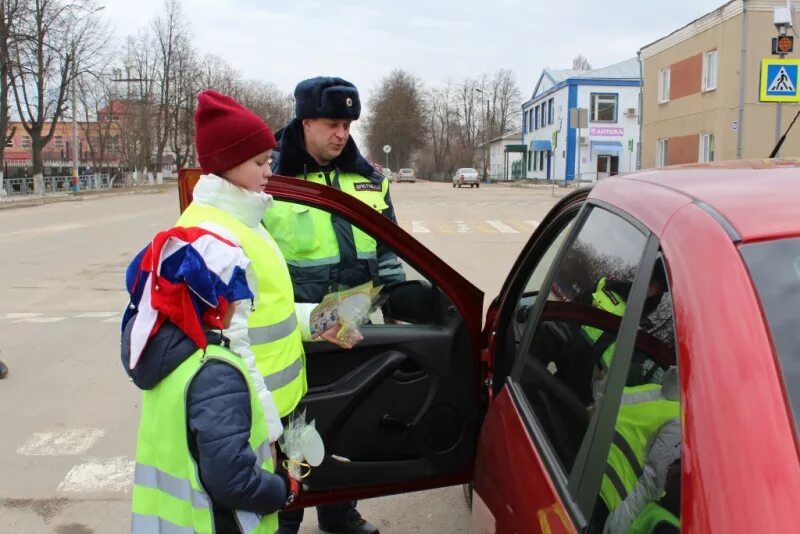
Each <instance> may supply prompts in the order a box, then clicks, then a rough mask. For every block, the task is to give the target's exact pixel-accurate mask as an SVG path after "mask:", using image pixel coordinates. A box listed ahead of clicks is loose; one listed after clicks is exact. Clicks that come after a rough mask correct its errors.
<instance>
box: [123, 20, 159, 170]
mask: <svg viewBox="0 0 800 534" xmlns="http://www.w3.org/2000/svg"><path fill="white" fill-rule="evenodd" d="M126 48H127V50H126V59H125V76H126V78H124V80H125V83H126V84H127V87H126V91H125V92H126V98H125V101H124V102H125V103H124V108H125V109H124V114H123V115H122V117H121V140H120V141H121V147H120V148H121V152H122V157H123V160H124V161H125V163H126V165H127V167H128V168H131V169H133V173H134V182H135V183H136V184H137V185H139V184H141V182H142V180H143V178H144V177H145V176H147V175H148V169H149V168H150V166H151V163H152V155H153V148H154V132H155V129H156V121H157V120H158V112H157V109H156V106H155V105H154V103H153V100H154V95H155V91H156V88H155V79H156V71H157V69H158V58H157V56H158V52H157V51H156V44H155V42H154V40H153V37H152V35H150V34H149V33H148V32H146V31H140V32H139V33H138V34H137V35H135V36H129V37H128V41H127V47H126Z"/></svg>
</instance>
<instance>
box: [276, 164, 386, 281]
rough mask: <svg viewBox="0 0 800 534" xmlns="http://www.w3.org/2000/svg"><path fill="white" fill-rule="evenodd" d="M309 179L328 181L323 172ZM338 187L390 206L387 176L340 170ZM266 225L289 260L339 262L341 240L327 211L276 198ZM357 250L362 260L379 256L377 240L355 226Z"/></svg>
mask: <svg viewBox="0 0 800 534" xmlns="http://www.w3.org/2000/svg"><path fill="white" fill-rule="evenodd" d="M307 179H308V181H309V182H314V183H317V184H321V185H327V182H326V181H325V175H324V174H323V173H321V172H318V173H311V174H309V175H308V178H307ZM339 187H340V188H341V190H342V191H343V192H344V193H347V194H349V195H352V196H354V197H355V198H357V199H359V200H360V201H362V202H363V203H364V204H366V205H368V206H370V207H371V208H373V209H375V210H376V211H378V212H382V211H383V210H385V209H386V208H387V207H388V204H387V203H386V194H387V193H388V191H389V182H388V180H383V181H382V182H381V183H380V184H376V183H373V182H372V181H370V179H369V178H365V177H364V176H361V175H360V174H354V173H342V174H339ZM264 225H265V226H266V227H267V229H269V232H270V234H272V236H273V238H274V239H275V241H276V242H277V243H278V245H279V246H280V248H281V251H282V252H283V255H284V256H285V257H286V261H287V263H289V265H292V266H294V267H300V268H303V267H317V266H320V265H336V264H338V263H339V260H340V258H339V243H338V241H337V240H336V233H335V230H334V227H333V223H332V221H331V214H330V213H329V212H327V211H323V210H319V209H316V208H310V207H308V206H304V205H302V204H295V203H291V202H281V201H276V202H274V203H273V205H272V207H270V208H269V209H267V210H266V212H265V214H264ZM353 239H354V241H355V245H356V254H357V256H358V259H360V260H377V242H376V241H375V239H373V238H372V236H370V235H369V234H366V233H364V232H362V231H361V230H360V229H358V228H356V227H355V226H354V227H353Z"/></svg>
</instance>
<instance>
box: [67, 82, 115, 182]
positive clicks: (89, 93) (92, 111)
mask: <svg viewBox="0 0 800 534" xmlns="http://www.w3.org/2000/svg"><path fill="white" fill-rule="evenodd" d="M109 77H110V76H109V73H103V72H101V73H99V74H98V75H84V76H81V77H80V78H79V79H78V89H79V91H78V93H79V95H80V96H79V98H80V108H81V110H82V117H81V120H80V122H79V123H78V124H79V125H80V128H81V130H82V132H83V136H84V139H86V143H87V145H88V149H89V150H88V162H90V163H91V165H92V168H94V169H96V170H100V171H102V170H103V169H104V168H106V167H108V165H109V163H110V162H111V160H112V159H115V158H118V156H119V135H120V131H119V129H120V127H119V125H120V117H121V116H122V115H123V112H124V110H123V109H122V107H121V102H120V101H119V99H118V97H117V95H115V94H114V89H115V88H114V87H113V86H112V85H111V84H109V83H107V82H106V81H105V80H106V79H107V78H109ZM104 110H105V113H103V111H104Z"/></svg>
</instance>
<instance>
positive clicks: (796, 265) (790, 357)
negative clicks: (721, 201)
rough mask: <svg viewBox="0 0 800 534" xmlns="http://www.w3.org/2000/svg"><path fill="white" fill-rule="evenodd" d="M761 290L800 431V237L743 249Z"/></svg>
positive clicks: (762, 302) (761, 296) (754, 280)
mask: <svg viewBox="0 0 800 534" xmlns="http://www.w3.org/2000/svg"><path fill="white" fill-rule="evenodd" d="M741 250H742V256H743V257H744V259H745V261H746V262H747V266H748V268H749V269H750V274H751V275H752V277H753V282H755V285H756V288H757V289H758V294H759V297H760V298H761V304H762V306H763V307H764V311H765V313H766V315H767V321H768V322H769V328H770V331H771V333H772V341H773V343H774V345H775V350H776V351H777V353H778V358H779V360H780V366H781V372H782V374H783V381H784V384H785V385H786V392H787V394H788V396H789V400H790V402H791V405H792V408H793V411H794V420H795V423H796V426H797V428H800V328H798V327H800V321H799V320H798V310H800V238H793V239H779V240H776V241H767V242H764V243H756V244H753V245H745V246H743V247H742V249H741Z"/></svg>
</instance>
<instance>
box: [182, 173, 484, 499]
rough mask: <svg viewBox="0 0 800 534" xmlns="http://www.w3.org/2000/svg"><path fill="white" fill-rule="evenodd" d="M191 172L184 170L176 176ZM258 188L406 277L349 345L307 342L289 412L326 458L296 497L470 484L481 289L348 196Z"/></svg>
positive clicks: (282, 181)
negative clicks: (316, 215) (374, 249)
mask: <svg viewBox="0 0 800 534" xmlns="http://www.w3.org/2000/svg"><path fill="white" fill-rule="evenodd" d="M190 178H191V177H190V176H189V172H188V171H184V172H183V176H182V178H181V180H182V182H183V183H184V184H186V183H190ZM187 189H188V188H186V187H184V188H183V193H182V195H181V198H182V200H184V201H188V200H189V199H190V195H189V194H188V191H187ZM268 192H269V193H270V194H272V195H273V196H274V198H275V199H276V200H277V201H280V202H288V203H293V204H295V207H294V209H288V210H287V213H290V214H292V213H304V210H306V208H307V207H310V208H312V209H320V210H324V211H328V212H330V213H331V214H332V215H333V216H334V217H337V218H343V219H346V220H347V221H349V222H350V223H351V224H352V225H353V226H354V227H357V228H358V229H359V230H361V231H363V232H364V233H366V234H368V235H369V236H371V237H372V238H374V239H375V240H376V241H378V242H379V243H381V244H382V245H384V246H386V247H388V248H389V249H391V250H392V251H393V252H395V253H396V254H397V256H398V257H399V258H400V259H401V261H402V264H403V268H404V270H405V272H406V277H407V281H406V282H403V283H399V284H395V285H388V286H387V287H385V288H384V290H383V292H384V293H385V294H386V295H388V301H387V302H386V303H385V304H384V305H383V306H382V309H381V312H380V313H379V314H377V316H374V317H373V321H372V324H368V325H365V326H363V327H362V332H363V335H364V340H363V341H362V342H361V343H359V344H358V345H357V346H356V347H355V348H353V349H352V350H344V349H340V348H338V347H336V346H334V345H332V344H330V343H327V342H310V343H306V370H307V377H308V386H309V390H308V393H307V395H306V396H305V398H304V399H303V401H302V402H301V404H300V406H299V407H298V411H302V410H305V411H306V417H307V419H313V420H314V421H315V424H316V427H317V429H318V430H319V431H320V433H321V435H322V437H323V440H324V442H325V445H326V455H325V460H324V462H323V463H322V465H321V466H319V467H316V468H314V469H313V470H312V472H311V475H310V476H309V477H308V478H307V479H306V480H305V482H306V484H307V485H308V487H309V489H308V491H306V492H304V493H303V494H302V496H301V498H300V499H299V501H298V503H297V506H309V505H312V504H316V503H320V502H333V501H341V500H348V499H357V498H364V497H377V496H381V495H388V494H392V493H399V492H405V491H415V490H420V489H427V488H434V487H441V486H446V485H453V484H458V483H463V482H467V481H469V480H470V479H471V477H472V470H473V462H474V456H475V450H476V446H477V437H478V432H479V430H480V426H481V421H482V417H483V413H484V408H485V402H486V395H485V389H484V388H483V387H482V384H483V381H484V376H483V371H482V369H481V367H480V364H479V354H480V350H479V349H480V347H479V343H480V329H481V322H482V318H481V315H482V310H483V294H482V293H481V291H480V290H479V289H477V288H476V287H475V286H473V285H472V284H471V283H470V282H468V281H467V280H465V279H464V278H463V277H462V276H460V275H459V274H458V273H457V272H456V271H455V270H453V269H452V268H451V267H450V266H449V265H447V264H446V263H445V262H443V261H442V260H440V259H439V258H438V257H436V256H435V255H434V254H433V253H432V252H430V251H429V250H428V249H426V248H425V247H423V246H422V245H421V244H420V243H418V242H417V241H416V240H414V239H413V238H412V237H411V236H410V235H409V234H407V233H406V232H405V231H403V230H402V229H401V228H400V227H399V226H397V225H395V224H393V223H392V222H391V221H389V220H388V219H387V218H386V217H384V216H382V215H381V214H379V213H378V212H377V211H375V210H374V209H373V208H371V207H370V206H367V205H366V204H364V203H362V202H361V201H359V200H356V199H355V198H354V197H352V196H350V195H347V194H345V193H342V192H340V191H338V190H335V189H332V188H327V187H324V186H319V185H317V184H313V183H309V182H306V181H303V180H300V179H290V178H277V177H276V178H273V179H271V181H270V184H269V186H268ZM184 205H185V204H184ZM283 206H284V208H285V207H286V204H283ZM289 216H291V215H289Z"/></svg>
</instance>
